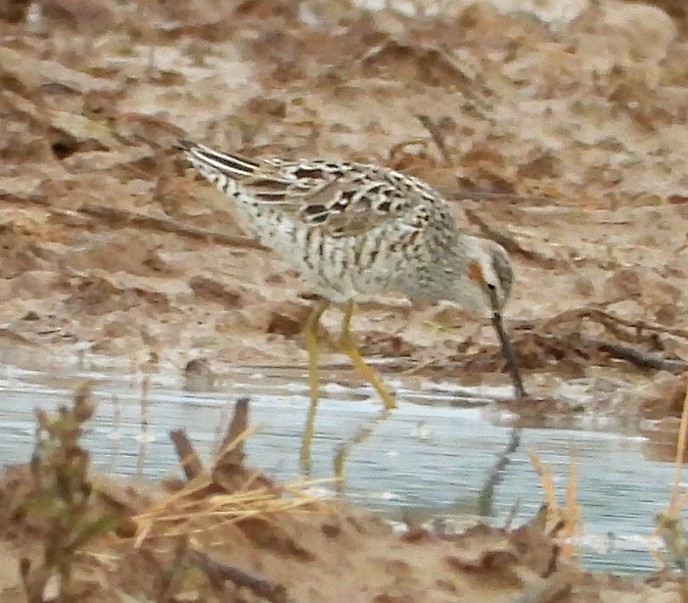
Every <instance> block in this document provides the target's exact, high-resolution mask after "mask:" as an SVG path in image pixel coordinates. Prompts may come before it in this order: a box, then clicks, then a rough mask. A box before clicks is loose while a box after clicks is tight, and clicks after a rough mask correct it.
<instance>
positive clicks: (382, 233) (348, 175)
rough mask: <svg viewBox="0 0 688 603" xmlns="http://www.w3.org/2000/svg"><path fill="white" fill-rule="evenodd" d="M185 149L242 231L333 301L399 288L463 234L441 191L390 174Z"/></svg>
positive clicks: (337, 164) (351, 166) (363, 168)
mask: <svg viewBox="0 0 688 603" xmlns="http://www.w3.org/2000/svg"><path fill="white" fill-rule="evenodd" d="M180 146H181V147H182V148H183V150H184V152H185V155H186V157H187V158H188V159H189V161H190V162H191V163H192V165H194V167H196V169H197V170H198V171H199V172H200V173H201V174H202V175H203V176H205V177H206V178H207V179H208V180H209V181H211V182H213V183H214V184H215V185H216V186H217V188H218V189H219V190H221V191H222V192H224V193H225V194H227V195H228V196H229V197H230V198H231V199H232V200H233V201H234V202H235V204H236V206H237V209H238V212H239V215H240V217H241V218H242V221H243V222H244V225H245V226H248V227H249V228H250V229H251V230H253V231H255V232H256V234H257V235H258V237H259V238H260V240H261V242H262V243H263V244H264V245H266V246H267V247H270V248H272V249H274V250H275V251H276V252H277V253H278V254H279V255H280V256H282V257H283V258H284V259H285V260H286V261H287V262H289V263H290V264H291V265H293V266H294V267H295V268H297V269H298V270H300V271H301V272H303V273H304V275H305V276H306V277H307V278H309V279H310V280H312V281H313V282H314V284H315V285H316V286H317V287H318V288H319V289H320V290H321V292H322V293H323V294H324V295H326V296H327V297H329V298H331V299H333V300H335V301H343V300H345V299H350V298H352V297H353V296H355V295H356V293H380V292H384V291H387V290H390V289H395V288H396V285H398V284H399V283H401V282H402V281H403V280H404V279H405V278H406V275H408V273H409V271H412V270H413V269H414V266H417V265H426V264H428V263H432V262H434V261H435V260H436V259H437V258H436V257H435V256H436V255H437V254H441V253H442V249H446V248H447V245H450V244H451V242H452V241H453V240H454V239H455V238H456V236H457V234H458V233H457V231H456V227H455V226H454V222H453V219H452V216H451V212H450V211H449V208H448V206H447V204H446V202H445V201H444V200H443V199H442V197H441V196H440V195H439V194H438V193H437V192H435V191H434V190H433V189H432V188H431V187H430V186H428V185H427V184H425V183H423V182H422V181H420V180H418V179H416V178H413V177H410V176H406V175H404V174H401V173H399V172H396V171H394V170H391V169H389V168H383V167H378V166H373V165H366V164H359V163H353V162H333V161H327V160H318V159H316V160H300V161H290V160H285V159H278V158H259V159H253V158H247V157H243V156H241V155H238V154H233V153H220V152H218V151H214V150H213V149H210V148H208V147H205V146H203V145H195V144H192V143H187V142H181V143H180Z"/></svg>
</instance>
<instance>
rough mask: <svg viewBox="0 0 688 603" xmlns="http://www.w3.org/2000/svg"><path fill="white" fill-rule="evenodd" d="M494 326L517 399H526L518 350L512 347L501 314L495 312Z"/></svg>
mask: <svg viewBox="0 0 688 603" xmlns="http://www.w3.org/2000/svg"><path fill="white" fill-rule="evenodd" d="M492 324H493V325H494V328H495V331H497V335H498V336H499V341H500V343H501V344H502V352H503V353H504V357H505V358H506V362H507V364H508V365H509V372H510V373H511V379H512V380H513V382H514V389H515V390H516V397H517V398H524V397H525V395H526V390H525V389H524V387H523V380H522V379H521V371H520V369H519V365H518V357H517V356H516V350H514V346H512V345H511V340H510V339H509V336H508V335H507V333H506V329H505V328H504V321H503V320H502V315H501V313H499V312H494V313H493V314H492Z"/></svg>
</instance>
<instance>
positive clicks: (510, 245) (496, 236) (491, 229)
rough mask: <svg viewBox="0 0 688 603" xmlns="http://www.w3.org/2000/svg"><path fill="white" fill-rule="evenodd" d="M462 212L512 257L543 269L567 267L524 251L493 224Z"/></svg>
mask: <svg viewBox="0 0 688 603" xmlns="http://www.w3.org/2000/svg"><path fill="white" fill-rule="evenodd" d="M464 212H465V214H466V217H467V218H468V221H469V222H470V223H471V224H475V225H477V226H478V227H479V228H480V231H481V232H482V233H483V234H484V235H485V236H487V237H489V238H490V239H492V240H493V241H496V242H497V243H499V244H500V245H501V246H502V247H504V249H506V250H507V251H509V252H510V253H513V254H514V255H519V256H521V257H523V258H524V259H526V260H529V261H531V262H535V263H537V264H540V265H542V266H544V267H545V268H555V267H557V266H568V262H567V261H565V260H563V259H561V258H557V257H554V256H546V255H544V254H542V253H539V252H537V251H533V250H532V249H526V248H525V247H523V246H522V245H521V244H520V243H519V242H518V241H517V240H516V239H515V238H514V237H512V236H511V235H509V234H507V233H506V232H504V231H503V230H501V229H499V228H498V227H497V226H496V225H495V224H491V223H490V222H488V221H487V220H486V219H485V218H483V217H482V216H479V215H478V214H477V213H476V212H474V211H473V210H472V209H469V208H465V209H464Z"/></svg>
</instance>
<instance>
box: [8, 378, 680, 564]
mask: <svg viewBox="0 0 688 603" xmlns="http://www.w3.org/2000/svg"><path fill="white" fill-rule="evenodd" d="M302 373H303V371H302V370H295V369H291V370H289V371H287V370H286V369H285V370H283V371H270V370H268V369H265V368H261V369H241V370H237V371H235V372H233V373H232V374H231V375H224V376H217V375H213V376H212V382H205V384H206V385H208V384H211V385H212V391H209V390H208V389H207V388H204V387H202V385H203V382H200V383H199V382H198V381H196V382H195V383H194V385H195V387H189V386H188V385H189V382H188V379H187V382H186V385H187V387H186V388H185V387H184V378H183V377H180V376H177V375H174V374H172V373H169V374H165V373H162V374H153V375H150V376H142V375H140V374H139V375H131V374H127V373H126V372H125V371H119V372H117V371H107V372H104V371H102V370H80V371H78V370H68V369H64V370H62V371H60V370H57V369H55V368H54V369H53V370H51V371H50V372H45V371H38V370H22V369H16V368H12V367H9V366H6V367H5V368H4V369H3V371H2V373H0V387H2V392H3V399H2V415H1V417H2V421H1V423H0V458H1V459H2V461H3V462H4V463H16V462H25V461H26V460H27V459H28V458H29V455H30V452H31V448H32V443H33V414H32V409H33V408H34V407H35V406H41V407H44V408H49V407H54V406H56V405H57V404H58V403H68V402H69V401H70V400H71V393H72V390H73V386H74V384H75V383H76V382H77V381H78V380H80V379H84V378H88V379H91V380H93V383H94V392H95V396H96V399H97V400H98V402H99V404H98V408H97V411H96V414H95V416H94V420H93V421H92V423H91V426H90V429H89V431H88V434H87V436H86V444H87V446H88V447H89V449H90V450H92V451H93V460H94V463H95V464H96V466H97V467H99V468H101V469H103V470H107V471H112V472H116V473H119V474H122V475H129V476H134V475H137V474H139V475H142V476H144V477H147V478H151V479H159V478H160V477H162V476H163V475H164V474H166V473H168V472H170V471H172V472H174V473H175V474H178V473H179V469H178V464H177V460H176V457H175V454H174V450H173V447H172V446H171V444H170V442H169V437H168V434H169V431H170V430H173V429H178V428H184V429H185V430H186V431H187V433H188V435H189V437H190V439H191V441H192V442H193V443H194V445H195V446H196V448H197V450H198V452H199V454H201V455H205V456H206V457H207V456H208V455H210V454H212V451H213V446H215V445H216V444H217V443H218V442H219V441H220V438H221V437H222V435H223V433H224V429H225V426H226V425H227V422H228V420H229V416H230V414H231V409H232V404H233V402H234V401H235V400H237V399H238V398H239V397H240V396H249V397H250V399H251V407H250V408H251V424H252V426H253V427H254V428H255V429H257V433H256V434H255V435H254V436H252V437H251V438H250V439H249V440H248V442H247V445H246V453H247V459H248V463H250V464H252V465H255V466H257V467H260V468H263V469H265V470H266V471H267V473H268V474H269V475H270V476H271V477H275V478H276V479H280V480H291V479H294V478H295V477H297V476H298V475H299V470H298V450H299V445H300V438H301V435H302V429H303V422H304V418H305V413H306V409H307V406H308V401H307V393H306V382H305V375H303V374H302ZM200 374H201V376H202V377H203V378H207V375H203V372H202V371H201V372H200ZM187 377H188V376H187ZM324 379H325V380H329V381H330V383H328V384H326V385H325V386H324V388H323V390H324V392H323V393H324V398H323V400H322V402H321V405H320V410H319V415H318V419H317V425H316V427H317V433H316V438H315V439H314V442H313V475H314V476H315V477H329V476H331V475H332V471H333V469H332V462H333V458H334V456H335V452H336V451H337V449H338V447H339V446H340V445H341V443H342V442H345V441H347V440H349V439H350V438H351V437H352V435H353V434H354V433H356V430H357V429H359V428H360V426H361V425H364V424H365V423H366V421H368V420H370V419H371V418H372V417H374V416H375V415H376V414H377V413H378V412H379V402H378V401H377V400H376V399H374V398H372V399H371V398H369V392H368V390H367V389H361V388H352V387H348V386H347V384H346V377H345V376H344V377H343V376H339V375H333V374H330V375H328V374H327V373H326V374H325V375H324ZM394 386H395V387H396V389H397V391H398V395H399V399H400V406H399V408H398V409H396V410H395V411H394V412H392V413H391V415H390V417H389V418H388V419H387V420H385V421H384V422H382V423H380V424H379V425H377V426H376V428H375V430H374V431H373V432H372V434H371V435H370V437H369V438H368V439H366V440H365V441H364V442H363V443H361V444H360V445H358V446H355V447H353V448H352V449H351V451H350V454H349V458H348V460H347V464H346V492H345V493H346V495H347V497H349V498H350V499H351V500H353V501H355V502H356V503H358V504H362V505H365V506H366V507H369V508H372V509H376V510H378V511H380V512H382V513H385V514H386V515H387V516H388V517H390V518H392V519H401V518H402V515H403V514H409V513H412V514H416V515H418V516H419V517H421V518H423V517H425V518H427V519H434V520H435V521H445V522H457V521H458V522H459V523H460V522H462V521H465V520H470V519H471V518H473V517H475V516H476V515H477V514H478V513H479V512H480V509H481V507H480V505H481V493H482V494H483V497H484V488H485V480H486V476H487V475H489V474H490V472H491V470H492V468H493V467H494V465H495V463H496V462H498V460H499V459H500V457H501V455H503V454H504V451H505V450H506V449H507V447H508V446H509V444H510V442H511V443H513V437H514V431H513V417H511V415H510V414H509V413H507V412H505V411H504V410H500V409H499V408H496V407H495V406H494V405H492V404H489V403H488V400H489V399H490V398H493V397H495V396H497V397H499V396H504V398H505V399H506V398H508V397H509V396H510V388H509V387H505V388H503V391H502V390H501V389H500V388H494V389H491V390H489V391H486V390H479V389H470V388H456V387H454V386H451V387H447V388H446V389H441V388H438V387H435V388H434V389H435V391H432V392H431V393H430V392H428V391H425V392H417V391H410V390H407V389H404V388H403V387H402V385H401V384H400V383H396V384H394ZM142 400H145V404H142ZM431 402H434V404H431ZM573 427H574V426H573V424H571V425H568V426H567V427H558V428H542V427H537V426H534V427H527V426H524V425H520V426H519V430H518V435H519V437H520V443H519V445H518V447H517V449H516V451H515V452H514V453H513V455H509V462H508V463H507V464H506V465H505V466H504V469H503V474H502V476H501V480H500V481H499V482H498V483H497V484H495V486H494V496H493V505H492V512H493V517H492V518H491V519H492V521H494V522H495V523H497V524H499V523H502V522H504V521H505V518H506V517H507V516H508V514H509V513H510V511H511V510H512V508H513V506H514V503H515V502H516V501H517V500H520V515H519V517H517V518H516V522H519V521H521V520H523V519H524V518H526V517H530V516H531V515H532V514H533V513H534V512H535V511H536V509H537V508H538V507H539V505H540V503H541V500H542V494H541V492H540V487H539V484H538V480H537V476H536V474H535V471H534V470H533V468H532V466H531V465H530V462H529V460H528V456H527V455H528V453H529V452H530V451H535V452H537V454H538V455H539V457H540V458H541V459H542V461H543V462H546V463H548V464H549V465H550V466H551V467H552V470H553V474H554V479H555V487H556V489H557V490H556V491H557V492H558V493H559V494H561V496H562V497H563V492H564V485H565V480H566V475H567V468H568V464H569V460H570V458H571V455H573V456H574V457H575V459H576V466H577V474H578V485H577V490H578V500H579V503H580V506H581V508H582V513H583V522H584V530H585V533H584V535H583V537H584V540H583V542H584V543H585V546H584V547H583V548H582V549H581V553H582V560H583V562H584V563H585V564H587V565H588V566H595V567H598V568H605V569H609V570H614V571H622V572H633V571H639V570H648V569H652V568H653V561H652V559H651V557H650V556H649V554H648V552H647V537H648V535H649V534H650V532H651V530H652V525H651V522H652V518H653V517H654V515H655V513H656V512H657V511H658V510H660V509H661V508H662V507H663V506H664V505H665V504H666V501H667V500H668V496H669V486H670V484H671V480H672V470H673V469H672V465H671V464H670V463H666V462H662V461H663V460H664V459H667V460H673V455H672V454H670V450H669V449H667V450H666V451H663V452H662V453H661V454H659V453H658V452H657V450H658V446H659V442H660V441H663V440H662V438H664V435H662V436H661V437H660V434H663V433H668V434H669V435H668V436H667V438H668V440H667V445H669V443H670V442H671V441H672V437H674V436H672V435H671V431H672V430H667V428H668V427H673V424H672V425H671V426H670V425H669V424H664V423H662V422H659V423H654V424H652V425H650V424H648V423H644V424H643V426H642V428H638V429H636V430H635V431H634V432H633V433H631V434H628V433H626V434H622V433H617V432H614V431H612V430H611V429H612V427H613V424H612V423H610V422H609V421H606V422H605V421H601V422H599V423H598V424H597V425H596V427H597V429H575V428H573ZM636 427H638V426H636ZM673 441H675V440H673ZM662 445H663V444H662ZM648 484H652V488H648Z"/></svg>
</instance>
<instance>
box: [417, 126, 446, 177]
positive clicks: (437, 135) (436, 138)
mask: <svg viewBox="0 0 688 603" xmlns="http://www.w3.org/2000/svg"><path fill="white" fill-rule="evenodd" d="M416 119H417V120H418V121H419V122H420V123H421V124H423V127H424V128H425V129H426V130H427V131H428V132H430V136H431V137H432V141H433V142H434V143H435V145H436V146H437V148H438V149H439V152H440V155H442V159H444V163H446V164H447V165H451V164H452V163H453V162H452V156H451V153H450V152H449V149H447V145H446V144H445V143H444V136H442V132H440V129H439V128H438V127H437V124H436V123H435V122H434V121H432V119H431V118H430V117H429V116H428V115H421V114H418V115H416Z"/></svg>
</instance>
